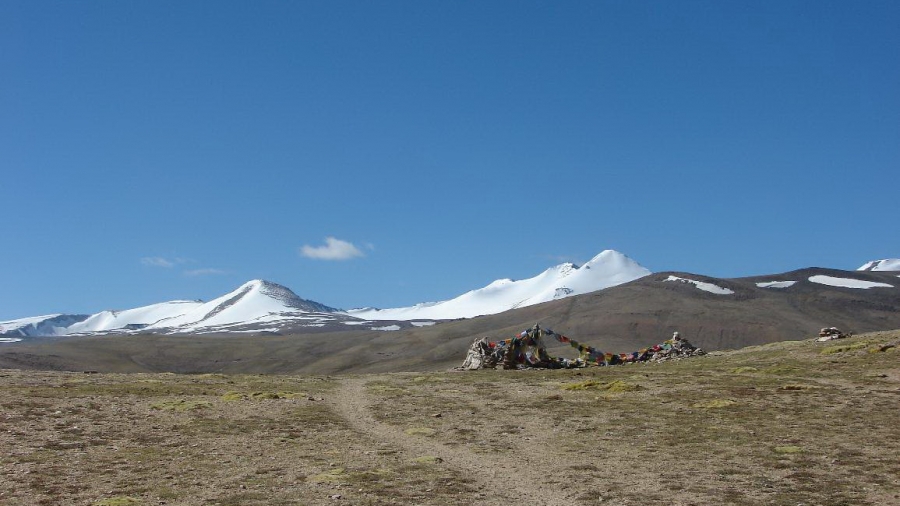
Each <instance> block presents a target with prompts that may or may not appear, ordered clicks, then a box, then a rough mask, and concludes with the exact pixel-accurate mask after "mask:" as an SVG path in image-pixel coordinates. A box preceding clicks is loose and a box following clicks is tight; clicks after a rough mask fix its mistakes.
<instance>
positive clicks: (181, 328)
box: [0, 250, 900, 342]
mask: <svg viewBox="0 0 900 506" xmlns="http://www.w3.org/2000/svg"><path fill="white" fill-rule="evenodd" d="M894 270H900V259H885V260H874V261H871V262H867V263H866V264H864V265H863V266H862V267H860V268H859V271H882V272H883V271H894ZM836 272H840V273H846V274H841V275H826V274H819V275H812V276H808V277H807V278H806V279H783V278H784V276H778V275H773V276H769V277H770V278H772V279H763V280H762V281H759V282H757V283H756V286H757V288H764V289H770V290H782V291H784V290H794V291H796V290H801V289H802V290H809V289H810V287H815V286H820V287H825V286H828V287H837V288H844V289H852V290H855V291H860V290H866V289H870V288H876V289H887V288H891V289H894V290H896V287H897V286H898V285H900V280H898V283H891V282H886V281H884V280H882V279H890V278H879V280H878V281H873V280H872V279H869V278H868V277H865V276H857V275H855V274H853V272H852V271H836ZM650 274H651V272H650V271H649V270H647V269H646V268H644V267H642V266H641V265H640V264H638V263H637V262H635V261H634V260H632V259H630V258H628V257H627V256H625V255H623V254H622V253H619V252H617V251H612V250H607V251H603V252H602V253H600V254H599V255H597V256H596V257H594V258H593V259H591V260H590V261H589V262H587V263H585V264H584V265H582V266H577V265H575V264H571V263H565V264H560V265H557V266H554V267H551V268H549V269H547V270H545V271H544V272H542V273H541V274H538V275H537V276H535V277H532V278H528V279H524V280H520V281H513V280H510V279H500V280H497V281H494V282H493V283H491V284H489V285H487V286H486V287H484V288H480V289H477V290H472V291H469V292H467V293H464V294H462V295H460V296H459V297H456V298H454V299H451V300H447V301H442V302H433V303H422V304H417V305H415V306H412V307H406V308H392V309H374V308H365V309H354V310H349V311H340V310H338V309H335V308H332V307H328V306H325V305H323V304H320V303H318V302H314V301H311V300H306V299H302V298H300V297H298V296H297V295H296V294H295V293H294V292H292V291H291V290H290V289H288V288H286V287H284V286H281V285H279V284H277V283H273V282H270V281H263V280H253V281H250V282H247V283H245V284H243V285H241V286H240V287H238V288H237V289H236V290H234V291H232V292H230V293H228V294H225V295H223V296H221V297H218V298H216V299H214V300H211V301H209V302H202V301H184V300H179V301H170V302H162V303H159V304H153V305H150V306H144V307H140V308H134V309H128V310H123V311H101V312H99V313H96V314H92V315H66V314H53V315H46V316H37V317H30V318H22V319H17V320H11V321H6V322H0V336H2V337H0V342H2V341H6V342H9V341H18V340H21V339H25V338H29V337H41V336H73V335H82V336H84V335H97V334H138V333H141V334H179V335H200V334H295V333H321V332H338V331H347V330H401V329H409V328H414V327H422V326H429V325H433V324H434V323H435V321H438V320H452V319H458V318H472V317H475V316H479V315H492V314H499V313H503V312H506V311H510V310H512V309H517V308H525V307H529V306H535V305H538V304H543V303H546V302H551V301H555V300H560V299H565V298H568V297H572V296H576V295H582V294H588V293H591V292H595V291H598V290H604V289H607V288H610V287H615V286H619V285H623V284H626V283H630V282H633V281H635V280H638V279H641V278H644V277H647V276H649V275H650ZM860 274H862V272H860ZM762 278H765V277H761V279H762ZM745 279H746V278H745ZM661 281H663V282H664V283H667V284H672V285H681V286H690V287H692V288H694V289H696V290H699V291H702V292H706V293H708V294H714V295H718V296H724V297H729V296H730V297H732V298H735V297H737V298H740V297H742V295H741V294H740V293H738V294H735V291H734V290H733V289H732V288H729V286H731V285H732V283H731V282H729V281H727V280H716V279H715V278H707V277H705V276H698V275H676V274H670V275H668V277H666V278H664V279H661ZM798 283H800V285H798ZM795 285H796V286H795ZM801 285H802V287H803V288H801Z"/></svg>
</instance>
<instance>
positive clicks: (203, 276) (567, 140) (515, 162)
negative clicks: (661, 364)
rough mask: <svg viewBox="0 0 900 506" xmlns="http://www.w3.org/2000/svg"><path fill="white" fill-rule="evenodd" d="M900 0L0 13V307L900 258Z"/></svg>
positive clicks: (846, 265) (742, 272)
mask: <svg viewBox="0 0 900 506" xmlns="http://www.w3.org/2000/svg"><path fill="white" fill-rule="evenodd" d="M898 27H900V2H895V1H881V2H879V1H867V2H850V1H848V2H819V1H803V2H795V1H782V0H778V1H759V2H720V1H704V2H695V1H680V2H639V1H599V0H598V1H584V2H578V1H572V2H529V1H522V0H516V1H508V2H500V1H479V2H437V1H421V2H420V1H406V2H363V1H345V2H313V1H297V2H293V1H291V2H288V1H281V2H279V1H264V2H230V1H215V2H191V1H177V2H176V1H153V2H138V1H133V2H121V1H112V0H108V1H100V0H98V1H94V2H68V1H63V2H46V1H41V0H29V1H23V2H19V1H8V0H7V1H4V2H2V3H0V68H2V69H3V70H2V72H0V195H2V198H3V200H2V212H0V237H2V247H0V285H2V287H3V288H2V289H0V320H2V319H12V318H19V317H25V316H33V315H39V314H47V313H55V312H65V313H92V312H96V311H100V310H102V309H125V308H130V307H136V306H140V305H145V304H150V303H154V302H161V301H165V300H172V299H196V298H200V299H210V298H213V297H216V296H218V295H221V294H224V293H226V292H227V291H230V290H232V289H234V288H236V287H237V286H238V285H240V284H241V283H243V282H245V281H247V280H250V279H255V278H263V279H268V280H272V281H275V282H278V283H281V284H284V285H286V286H288V287H290V288H291V289H293V290H294V291H295V292H297V293H298V294H299V295H300V296H302V297H305V298H310V299H313V300H316V301H318V302H321V303H324V304H328V305H331V306H336V307H343V308H350V307H358V306H364V305H371V306H379V307H393V306H405V305H411V304H413V303H416V302H422V301H430V300H442V299H447V298H451V297H454V296H456V295H458V294H460V293H463V292H465V291H467V290H470V289H473V288H478V287H481V286H484V285H486V284H488V283H489V282H491V281H492V280H494V279H496V278H503V277H510V278H526V277H531V276H533V275H536V274H537V273H539V272H541V271H542V270H544V269H545V268H547V267H549V266H551V265H555V264H557V263H560V262H562V261H574V262H576V263H577V262H584V261H587V260H589V259H590V258H591V257H593V256H594V255H596V254H597V253H599V252H600V251H602V250H604V249H616V250H619V251H621V252H623V253H625V254H626V255H629V256H630V257H632V258H634V259H635V260H637V261H638V262H640V263H641V264H642V265H644V266H645V267H647V268H649V269H651V270H653V271H665V270H678V271H687V272H695V273H701V274H707V275H712V276H721V277H738V276H749V275H755V274H767V273H775V272H782V271H787V270H792V269H796V268H801V267H807V266H824V267H834V268H842V269H854V268H856V267H858V266H860V265H861V264H862V263H864V262H866V261H868V260H873V259H879V258H887V257H891V258H893V257H898V256H900V234H898V233H897V232H896V231H895V229H896V227H897V222H898V216H900V204H898V202H900V200H898V198H897V187H898V183H900V49H898V48H900V28H898Z"/></svg>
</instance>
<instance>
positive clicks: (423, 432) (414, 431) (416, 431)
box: [403, 427, 437, 436]
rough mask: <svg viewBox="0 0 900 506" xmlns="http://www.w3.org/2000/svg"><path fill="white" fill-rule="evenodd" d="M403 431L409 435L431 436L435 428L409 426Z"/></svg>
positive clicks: (434, 432)
mask: <svg viewBox="0 0 900 506" xmlns="http://www.w3.org/2000/svg"><path fill="white" fill-rule="evenodd" d="M403 432H405V433H406V434H408V435H410V436H433V435H435V434H436V433H437V431H436V430H434V429H431V428H429V427H410V428H409V429H406V430H405V431H403Z"/></svg>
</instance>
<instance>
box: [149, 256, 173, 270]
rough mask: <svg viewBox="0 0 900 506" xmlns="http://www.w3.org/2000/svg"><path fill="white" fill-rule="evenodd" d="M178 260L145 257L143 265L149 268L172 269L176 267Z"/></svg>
mask: <svg viewBox="0 0 900 506" xmlns="http://www.w3.org/2000/svg"><path fill="white" fill-rule="evenodd" d="M176 262H177V260H168V259H166V258H163V257H144V258H141V264H142V265H146V266H149V267H165V268H166V269H171V268H172V267H175V263H176Z"/></svg>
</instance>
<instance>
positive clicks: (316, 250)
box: [300, 237, 372, 260]
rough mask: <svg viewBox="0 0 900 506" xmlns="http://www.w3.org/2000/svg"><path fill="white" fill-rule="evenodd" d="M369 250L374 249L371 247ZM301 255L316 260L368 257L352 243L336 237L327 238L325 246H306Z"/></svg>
mask: <svg viewBox="0 0 900 506" xmlns="http://www.w3.org/2000/svg"><path fill="white" fill-rule="evenodd" d="M369 249H372V247H371V246H370V248H369ZM300 254H301V255H303V256H305V257H307V258H313V259H316V260H350V259H351V258H355V257H363V256H366V255H365V254H364V253H363V252H362V251H360V250H359V248H357V247H356V246H354V245H353V244H352V243H349V242H347V241H342V240H340V239H336V238H334V237H326V238H325V245H324V246H309V245H305V246H303V247H302V248H300Z"/></svg>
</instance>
